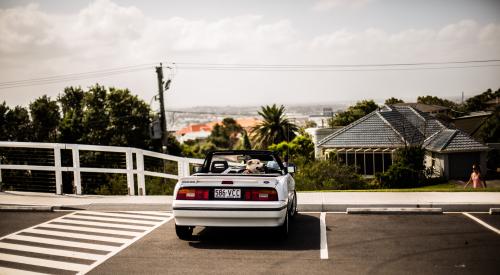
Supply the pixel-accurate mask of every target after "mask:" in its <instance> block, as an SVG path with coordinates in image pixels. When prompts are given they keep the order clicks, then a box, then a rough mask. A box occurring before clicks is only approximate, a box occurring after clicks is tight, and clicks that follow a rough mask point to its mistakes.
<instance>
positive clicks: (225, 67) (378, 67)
mask: <svg viewBox="0 0 500 275" xmlns="http://www.w3.org/2000/svg"><path fill="white" fill-rule="evenodd" d="M499 62H500V59H484V60H465V61H446V62H417V63H378V64H237V63H187V62H181V63H170V64H172V67H173V69H183V70H206V71H257V72H294V71H296V72H374V71H412V70H443V69H467V68H482V67H498V66H500V64H498V63H499ZM154 64H156V63H146V64H139V65H131V66H122V67H115V68H110V69H103V70H96V71H89V72H81V73H71V74H63V75H54V76H49V77H41V78H32V79H24V80H14V81H6V82H0V90H2V89H9V88H18V87H26V86H35V85H46V84H53V83H59V82H68V81H76V80H83V79H91V78H101V77H109V76H114V75H119V74H126V73H133V72H139V71H145V70H150V69H153V68H154V67H153V65H154ZM444 65H446V66H444Z"/></svg>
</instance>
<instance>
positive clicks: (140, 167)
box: [135, 150, 146, 196]
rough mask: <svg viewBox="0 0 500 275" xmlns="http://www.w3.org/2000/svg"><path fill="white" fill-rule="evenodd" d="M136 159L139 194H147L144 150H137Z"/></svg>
mask: <svg viewBox="0 0 500 275" xmlns="http://www.w3.org/2000/svg"><path fill="white" fill-rule="evenodd" d="M135 161H136V163H137V188H139V190H137V195H139V196H145V195H146V180H145V178H144V154H143V153H142V150H137V152H136V153H135Z"/></svg>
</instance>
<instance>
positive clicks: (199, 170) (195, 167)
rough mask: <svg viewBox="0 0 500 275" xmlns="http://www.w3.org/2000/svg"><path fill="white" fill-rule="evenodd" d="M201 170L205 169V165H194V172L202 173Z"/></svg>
mask: <svg viewBox="0 0 500 275" xmlns="http://www.w3.org/2000/svg"><path fill="white" fill-rule="evenodd" d="M201 170H203V167H201V166H194V167H193V172H194V173H195V174H197V173H201Z"/></svg>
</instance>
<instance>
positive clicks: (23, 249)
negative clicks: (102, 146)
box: [0, 211, 172, 275]
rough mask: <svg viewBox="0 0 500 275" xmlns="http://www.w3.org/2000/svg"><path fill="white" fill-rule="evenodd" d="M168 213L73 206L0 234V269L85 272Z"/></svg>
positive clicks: (164, 219) (161, 221) (6, 271)
mask: <svg viewBox="0 0 500 275" xmlns="http://www.w3.org/2000/svg"><path fill="white" fill-rule="evenodd" d="M171 219H172V215H171V214H170V213H167V212H160V211H113V212H98V211H76V212H73V213H70V214H68V215H65V216H61V217H58V218H56V219H53V220H50V221H48V222H45V223H42V224H38V225H35V226H33V227H30V228H26V229H23V230H21V231H18V232H15V233H12V234H10V235H7V236H4V237H2V238H0V275H3V274H50V273H61V274H85V273H87V272H88V271H90V270H92V269H93V268H95V267H96V266H98V265H99V264H101V263H103V262H104V261H106V260H107V259H109V258H110V257H112V256H113V255H115V254H116V253H118V252H119V251H121V250H123V249H125V248H126V247H127V246H129V245H131V244H132V243H134V242H135V241H137V240H139V239H140V238H142V237H144V236H145V235H146V234H148V233H149V232H151V231H152V230H154V229H156V228H157V227H159V226H161V225H162V224H164V223H166V222H168V221H170V220H171Z"/></svg>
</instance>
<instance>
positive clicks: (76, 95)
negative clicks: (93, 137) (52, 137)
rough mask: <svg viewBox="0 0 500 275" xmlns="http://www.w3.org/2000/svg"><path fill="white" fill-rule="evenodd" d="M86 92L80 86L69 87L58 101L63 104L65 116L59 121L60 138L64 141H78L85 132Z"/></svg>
mask: <svg viewBox="0 0 500 275" xmlns="http://www.w3.org/2000/svg"><path fill="white" fill-rule="evenodd" d="M84 98H85V92H84V91H83V90H82V89H81V88H80V87H78V88H75V87H67V88H65V89H64V92H63V94H62V95H59V97H58V101H59V103H60V104H61V109H62V114H63V117H62V119H61V122H60V123H59V132H60V136H59V140H60V141H61V142H64V143H78V142H80V141H81V140H82V136H83V134H84V129H83V128H82V125H83V114H84V111H83V107H84Z"/></svg>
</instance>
